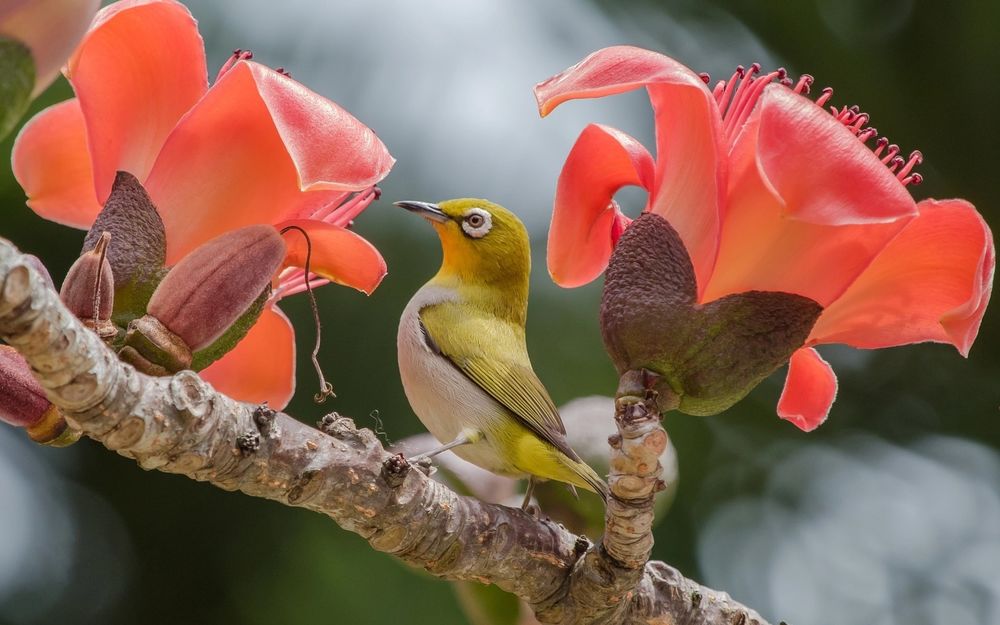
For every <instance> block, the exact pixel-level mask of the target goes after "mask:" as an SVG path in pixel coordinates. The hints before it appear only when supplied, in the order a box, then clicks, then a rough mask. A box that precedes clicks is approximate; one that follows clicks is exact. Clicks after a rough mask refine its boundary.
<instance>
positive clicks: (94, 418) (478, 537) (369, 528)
mask: <svg viewBox="0 0 1000 625" xmlns="http://www.w3.org/2000/svg"><path fill="white" fill-rule="evenodd" d="M0 339H3V340H4V341H6V342H7V343H9V344H10V345H12V346H13V347H15V348H16V349H17V350H18V351H19V352H20V353H21V354H22V355H23V356H24V357H25V358H26V359H27V361H28V362H29V363H30V364H31V366H32V368H33V370H34V373H35V375H36V377H37V379H38V380H39V382H40V383H41V384H42V385H43V386H44V387H45V389H46V392H47V393H48V396H49V398H50V400H51V401H52V402H53V404H55V405H56V406H58V407H59V408H60V409H61V410H62V411H63V413H64V414H65V416H66V418H67V421H68V422H69V423H70V425H71V426H72V427H74V428H78V429H79V430H81V431H82V432H83V434H85V435H86V436H88V437H90V438H92V439H94V440H95V441H97V442H99V443H101V444H102V445H104V446H105V447H107V448H108V449H111V450H114V451H116V452H117V453H119V454H121V455H123V456H126V457H128V458H132V459H134V460H135V461H136V462H137V463H138V464H139V465H140V466H141V467H143V468H145V469H157V470H160V471H165V472H168V473H178V474H181V475H185V476H187V477H189V478H191V479H195V480H199V481H204V482H209V483H211V484H213V485H215V486H217V487H219V488H223V489H225V490H239V491H241V492H243V493H246V494H248V495H251V496H255V497H263V498H266V499H271V500H274V501H278V502H280V503H283V504H285V505H289V506H298V507H303V508H308V509H310V510H313V511H315V512H318V513H320V514H324V515H326V516H328V517H330V518H331V519H333V520H334V521H335V522H336V523H337V524H339V525H340V526H341V527H343V528H345V529H348V530H350V531H352V532H356V533H357V534H360V535H361V536H363V537H364V538H365V539H366V540H368V542H369V543H370V544H371V545H372V547H373V548H375V549H377V550H379V551H384V552H386V553H390V554H393V555H394V556H396V557H398V558H400V559H401V560H403V561H405V562H407V563H409V564H411V565H413V566H417V567H420V568H423V569H425V570H427V571H429V572H430V573H432V574H434V575H436V576H438V577H442V578H445V579H450V580H471V581H476V582H480V583H483V584H496V585H497V586H499V587H500V588H503V589H504V590H506V591H509V592H511V593H513V594H515V595H517V596H518V597H520V598H522V599H523V600H524V601H526V602H527V603H528V604H529V605H530V606H531V608H532V609H533V610H534V611H535V613H536V614H537V616H538V619H539V620H540V621H541V622H543V623H566V624H568V623H628V624H639V623H648V624H661V625H666V624H671V625H673V624H698V623H703V624H713V625H714V624H723V623H725V624H733V625H767V623H766V622H765V621H764V620H763V619H762V618H761V617H760V616H759V615H757V614H756V613H755V612H754V611H752V610H750V609H748V608H746V607H744V606H742V605H740V604H739V603H737V602H735V601H733V600H732V599H730V598H729V596H728V595H726V594H725V593H722V592H717V591H714V590H711V589H709V588H705V587H703V586H701V585H699V584H697V583H695V582H693V581H691V580H689V579H686V578H684V577H683V576H682V575H681V574H680V573H679V572H678V571H677V570H676V569H674V568H671V567H670V566H668V565H666V564H664V563H662V562H651V561H648V558H649V554H650V551H651V549H652V544H653V538H652V533H651V528H652V520H653V511H652V502H653V494H654V493H655V491H656V490H657V489H659V488H662V482H660V479H659V477H660V467H659V465H658V463H657V456H659V454H660V452H661V451H662V449H663V445H665V444H666V433H665V432H664V431H663V428H662V427H661V426H660V423H659V419H658V417H657V416H656V412H655V409H653V410H651V409H650V405H651V404H650V401H649V399H648V398H625V399H624V400H622V401H619V403H618V407H617V410H616V415H615V417H616V423H617V425H618V435H617V436H614V437H612V440H611V441H610V442H611V454H612V457H611V475H610V476H609V486H610V489H611V493H612V497H611V498H610V501H609V503H608V506H607V516H606V526H605V529H606V532H605V536H604V538H603V540H602V541H601V542H600V543H598V544H596V545H592V544H590V543H589V542H588V541H586V539H583V538H582V537H577V536H576V535H574V534H572V533H570V532H569V531H567V530H566V529H565V528H563V527H562V526H561V525H559V524H557V523H555V522H552V521H550V520H547V519H537V518H534V517H532V516H531V515H529V514H526V513H524V512H522V511H520V510H517V509H513V508H508V507H505V506H500V505H495V504H487V503H484V502H481V501H479V500H477V499H474V498H471V497H462V496H459V495H457V494H456V493H454V492H453V491H451V490H450V489H448V488H447V487H445V486H444V485H442V484H440V483H437V482H435V481H433V480H431V479H429V478H428V477H426V476H425V475H424V474H423V473H422V472H421V471H420V470H416V469H413V468H411V466H410V465H409V463H407V462H406V461H405V459H403V458H402V457H401V456H394V455H392V454H390V453H389V452H387V451H386V450H385V449H384V448H383V447H382V445H381V443H380V442H379V440H378V438H377V437H376V436H375V435H374V434H373V433H372V432H371V431H369V430H367V429H358V428H356V427H355V425H354V423H353V421H351V420H350V419H348V418H345V417H341V416H339V415H336V414H332V415H328V416H327V417H324V419H323V420H322V421H321V422H320V423H318V424H317V427H315V428H313V427H309V426H307V425H305V424H302V423H300V422H299V421H296V420H295V419H294V418H292V417H290V416H288V415H286V414H284V413H280V412H274V411H271V410H268V409H267V408H266V407H262V406H254V405H251V404H246V403H241V402H238V401H235V400H233V399H230V398H229V397H226V396H224V395H222V394H220V393H218V392H216V391H215V390H214V389H213V388H212V387H211V386H209V385H208V384H207V383H205V382H204V381H203V380H202V379H201V378H199V377H198V375H197V374H195V373H193V372H190V371H182V372H180V373H177V374H175V375H173V376H170V377H151V376H147V375H144V374H141V373H138V372H137V371H136V370H135V369H134V368H133V367H132V366H130V365H128V364H126V363H123V362H122V361H120V360H119V359H118V358H117V357H116V355H115V354H114V353H113V352H112V351H111V350H109V349H108V348H107V347H106V346H105V345H104V343H103V342H102V341H101V340H100V338H99V337H98V336H97V334H95V333H94V332H92V331H91V330H88V329H87V328H86V327H84V325H83V324H82V323H81V322H80V321H79V320H77V319H76V318H75V317H74V316H73V315H72V314H71V313H70V312H69V311H68V310H67V309H66V308H65V307H64V306H63V305H62V303H61V302H60V300H59V297H58V295H57V294H56V293H55V292H54V291H53V290H52V288H51V286H49V285H48V283H47V282H46V281H45V280H44V278H43V277H42V276H41V274H40V273H39V272H38V271H37V269H35V268H34V267H33V266H32V264H31V262H30V261H29V260H28V258H27V257H25V256H23V255H21V254H20V253H19V252H18V251H17V249H15V247H14V246H13V245H12V244H10V243H9V242H8V241H6V240H3V239H0ZM331 557H333V556H331Z"/></svg>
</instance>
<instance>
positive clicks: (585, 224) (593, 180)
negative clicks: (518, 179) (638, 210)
mask: <svg viewBox="0 0 1000 625" xmlns="http://www.w3.org/2000/svg"><path fill="white" fill-rule="evenodd" d="M653 175H654V173H653V157H652V156H650V155H649V152H647V151H646V148H644V147H642V144H640V143H639V142H638V141H636V140H635V139H633V138H632V137H630V136H629V135H627V134H625V133H623V132H620V131H618V130H615V129H614V128H611V127H608V126H601V125H599V124H591V125H589V126H587V127H586V128H584V129H583V132H582V133H580V137H579V138H578V139H577V140H576V143H575V144H574V145H573V149H572V150H570V153H569V156H568V157H567V158H566V163H565V164H564V165H563V169H562V173H561V174H560V175H559V184H558V186H557V187H556V199H555V208H554V209H553V212H552V227H551V228H550V229H549V245H548V265H549V273H550V274H551V275H552V279H553V280H555V282H556V283H557V284H559V285H562V286H564V287H574V286H580V285H583V284H586V283H588V282H590V281H591V280H593V279H594V278H596V277H597V276H599V275H601V272H603V271H604V268H605V267H607V264H608V258H609V257H610V256H611V250H612V248H614V245H615V243H616V240H617V238H618V235H619V234H621V231H622V230H623V226H624V225H626V223H627V222H626V223H621V221H622V220H627V219H628V218H627V217H625V216H624V215H622V214H621V213H620V212H619V211H618V206H617V205H616V204H615V203H614V202H613V201H612V198H613V197H614V195H615V193H616V192H617V191H618V190H619V189H621V188H622V187H623V186H626V185H636V186H640V187H643V188H644V189H649V187H650V185H651V184H652V182H653Z"/></svg>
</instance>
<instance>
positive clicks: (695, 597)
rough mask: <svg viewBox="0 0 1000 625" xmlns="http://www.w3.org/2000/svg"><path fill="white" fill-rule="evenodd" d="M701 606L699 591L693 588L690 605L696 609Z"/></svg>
mask: <svg viewBox="0 0 1000 625" xmlns="http://www.w3.org/2000/svg"><path fill="white" fill-rule="evenodd" d="M700 606H701V593H700V592H698V591H697V590H695V591H694V592H692V593H691V607H692V608H694V609H695V610H697V609H698V608H699V607H700Z"/></svg>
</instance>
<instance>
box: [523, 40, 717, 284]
mask: <svg viewBox="0 0 1000 625" xmlns="http://www.w3.org/2000/svg"><path fill="white" fill-rule="evenodd" d="M638 87H646V89H647V91H648V92H649V97H650V101H651V102H652V105H653V111H654V114H655V117H656V151H657V154H656V159H657V162H656V180H655V183H654V185H653V186H652V187H650V188H651V189H652V191H653V193H652V194H651V197H650V210H651V211H652V212H655V213H657V214H659V215H661V216H662V217H664V218H665V219H667V220H668V221H669V222H670V224H671V225H672V226H673V227H674V228H675V229H676V230H677V232H678V233H679V234H680V235H681V238H682V239H683V240H684V244H685V246H686V247H687V249H688V253H689V254H690V256H691V260H692V262H693V263H694V267H695V273H696V274H697V276H698V284H699V289H701V288H702V285H704V284H705V283H707V281H708V277H709V275H710V273H711V269H712V265H713V263H714V261H715V253H716V247H717V244H718V234H719V220H720V214H721V212H722V208H723V207H722V197H723V192H724V190H725V175H726V173H725V165H724V150H723V145H722V132H721V117H720V115H719V111H718V107H717V105H716V102H715V98H714V97H713V96H712V94H711V92H710V91H709V90H708V89H707V87H706V86H705V83H704V82H703V81H702V79H701V78H700V77H699V76H698V75H697V74H695V73H694V72H692V71H691V70H690V69H688V68H687V67H685V66H684V65H682V64H680V63H678V62H677V61H675V60H673V59H671V58H669V57H667V56H664V55H662V54H659V53H657V52H652V51H650V50H644V49H642V48H634V47H631V46H616V47H611V48H604V49H603V50H598V51H597V52H594V53H593V54H591V55H590V56H588V57H587V58H586V59H584V60H583V61H581V62H580V63H578V64H576V65H574V66H573V67H571V68H569V69H568V70H566V71H564V72H562V73H561V74H558V75H556V76H553V77H552V78H550V79H548V80H546V81H545V82H542V83H539V84H538V85H536V86H535V98H536V100H537V101H538V108H539V112H540V113H541V114H542V115H543V116H544V115H547V114H548V113H549V112H551V111H552V109H554V108H555V107H556V106H558V105H559V104H560V103H562V102H565V101H566V100H570V99H574V98H596V97H601V96H605V95H611V94H615V93H621V92H623V91H629V90H632V89H636V88H638Z"/></svg>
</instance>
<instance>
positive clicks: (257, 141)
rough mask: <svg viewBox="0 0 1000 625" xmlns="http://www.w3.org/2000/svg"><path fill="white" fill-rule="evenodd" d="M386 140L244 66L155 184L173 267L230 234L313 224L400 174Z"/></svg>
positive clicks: (177, 134)
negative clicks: (307, 219)
mask: <svg viewBox="0 0 1000 625" xmlns="http://www.w3.org/2000/svg"><path fill="white" fill-rule="evenodd" d="M393 162H394V161H393V158H392V157H391V156H390V155H389V153H388V152H387V151H386V148H385V146H384V145H383V144H382V142H381V141H379V139H378V137H376V136H375V134H374V133H373V132H372V131H371V130H370V129H369V128H367V127H366V126H364V125H363V124H362V123H361V122H359V121H358V120H356V119H355V118H353V117H351V116H350V114H348V113H347V112H346V111H344V110H343V109H342V108H340V107H339V106H337V105H336V104H334V103H333V102H330V101H329V100H326V99H325V98H322V97H321V96H319V95H317V94H315V93H313V92H311V91H309V90H308V89H306V88H305V87H303V86H302V85H300V84H299V83H297V82H295V81H294V80H292V79H291V78H288V77H287V76H283V75H281V74H279V73H277V72H275V71H273V70H270V69H268V68H266V67H263V66H261V65H257V64H255V63H247V62H239V63H237V64H236V65H235V66H234V67H233V68H232V69H231V70H229V71H228V72H226V74H225V75H224V76H223V77H222V78H221V79H220V80H219V82H218V83H216V84H215V85H214V86H213V87H212V89H211V90H210V91H209V92H208V94H207V95H206V96H205V97H204V98H203V99H202V100H201V101H200V102H199V103H198V104H197V106H195V107H194V108H193V109H192V110H191V112H190V114H189V115H188V116H187V117H185V118H184V119H183V120H182V121H181V122H180V123H179V124H178V126H177V129H176V130H175V131H174V133H173V134H172V135H171V136H170V138H169V139H168V140H167V142H166V144H165V145H164V147H163V150H162V152H161V154H160V157H159V158H158V159H157V161H156V165H155V167H154V168H153V171H152V172H151V173H150V176H149V179H148V180H147V184H146V188H147V189H148V191H149V194H150V196H151V197H152V198H153V200H154V201H155V202H156V205H157V207H158V208H159V210H160V214H161V216H162V217H163V222H164V226H165V227H166V231H167V262H168V263H173V262H176V261H177V259H179V258H181V257H182V256H183V255H184V254H186V253H187V252H188V251H190V250H192V249H194V248H195V247H197V246H198V245H199V244H201V243H202V242H204V241H207V240H208V239H211V238H213V237H215V236H216V235H218V234H221V233H222V232H225V231H227V230H231V229H233V228H239V227H241V226H246V225H250V224H257V223H265V224H273V223H277V222H280V221H283V220H285V219H289V218H294V217H297V216H299V215H308V214H311V213H312V212H313V211H316V210H318V209H319V208H321V207H323V206H326V205H328V204H330V203H332V202H339V201H340V200H342V199H343V197H344V195H343V194H344V192H345V191H360V190H362V189H365V188H367V187H370V186H371V185H372V184H374V183H375V182H377V181H378V180H381V179H382V178H383V177H384V176H385V175H386V173H387V172H388V171H389V168H390V167H391V166H392V164H393Z"/></svg>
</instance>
